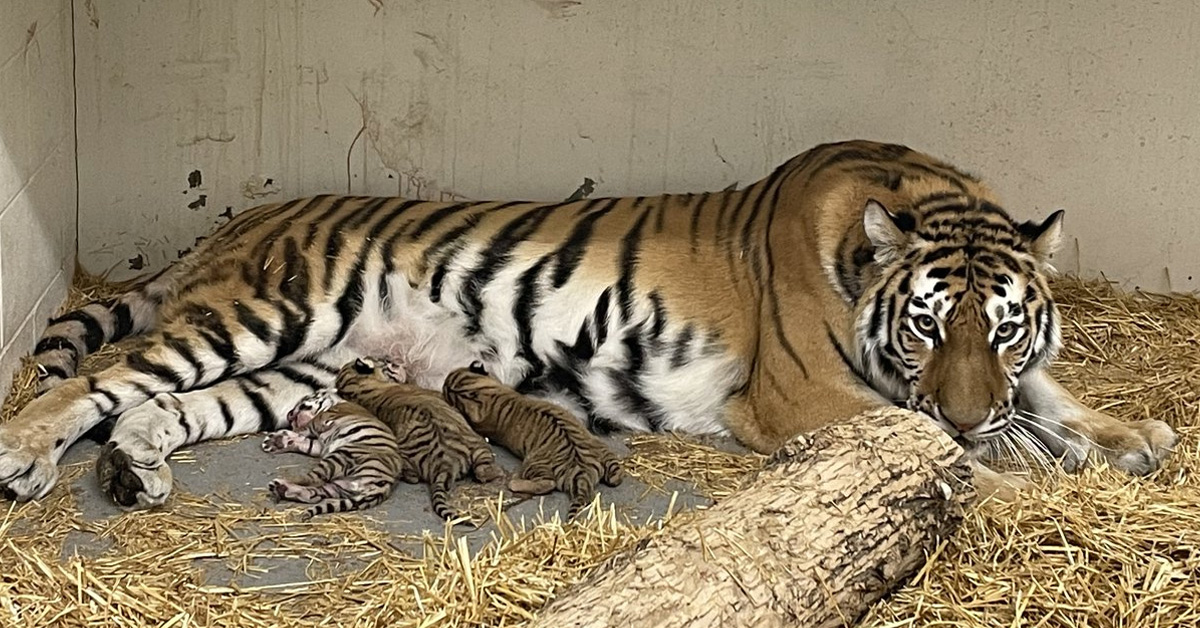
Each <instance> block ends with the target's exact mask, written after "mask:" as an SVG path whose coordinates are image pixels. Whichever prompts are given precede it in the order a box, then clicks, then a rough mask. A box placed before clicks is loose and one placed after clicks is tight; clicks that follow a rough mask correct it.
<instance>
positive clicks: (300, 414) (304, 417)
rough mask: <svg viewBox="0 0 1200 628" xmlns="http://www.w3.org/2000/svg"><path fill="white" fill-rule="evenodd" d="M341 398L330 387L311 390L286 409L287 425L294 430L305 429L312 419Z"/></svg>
mask: <svg viewBox="0 0 1200 628" xmlns="http://www.w3.org/2000/svg"><path fill="white" fill-rule="evenodd" d="M341 400H342V398H341V397H339V396H338V394H337V391H336V390H334V389H332V388H322V389H321V390H318V391H316V392H313V393H311V394H309V395H307V396H305V397H304V398H303V399H301V400H300V402H299V403H297V404H296V405H295V406H294V407H293V408H292V409H291V410H289V411H288V414H287V421H288V425H290V426H291V427H292V429H293V430H295V431H300V430H303V429H306V428H307V427H308V426H309V425H310V424H311V423H312V422H313V419H315V418H317V417H318V416H320V415H321V413H323V412H325V411H326V410H328V409H330V408H332V407H333V406H335V405H337V404H338V403H339V402H341Z"/></svg>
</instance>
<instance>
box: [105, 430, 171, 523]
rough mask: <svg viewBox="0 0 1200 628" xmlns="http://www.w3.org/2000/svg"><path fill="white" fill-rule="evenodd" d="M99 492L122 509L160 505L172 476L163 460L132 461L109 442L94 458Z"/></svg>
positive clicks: (168, 493) (138, 508) (129, 456)
mask: <svg viewBox="0 0 1200 628" xmlns="http://www.w3.org/2000/svg"><path fill="white" fill-rule="evenodd" d="M96 476H97V478H98V479H99V480H100V490H102V491H104V493H105V494H106V495H108V496H109V498H110V499H112V500H113V502H114V503H116V504H117V505H118V506H120V507H121V508H122V509H124V510H142V509H147V508H153V507H155V506H161V505H162V504H163V502H165V501H167V497H168V496H170V494H171V486H172V481H173V476H172V473H171V467H170V465H168V464H167V463H166V462H165V461H153V462H142V461H138V460H135V459H134V458H133V456H131V455H129V453H127V452H126V451H125V450H123V449H121V448H120V447H118V446H117V444H116V443H109V444H107V445H105V446H104V448H103V449H101V450H100V455H99V457H97V458H96Z"/></svg>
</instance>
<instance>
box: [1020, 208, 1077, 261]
mask: <svg viewBox="0 0 1200 628" xmlns="http://www.w3.org/2000/svg"><path fill="white" fill-rule="evenodd" d="M1064 213H1065V212H1063V210H1061V209H1060V210H1058V211H1056V212H1054V213H1053V214H1050V215H1049V216H1047V217H1046V219H1045V220H1043V221H1042V222H1040V223H1036V222H1033V221H1032V220H1031V221H1027V222H1023V223H1021V224H1020V225H1017V230H1018V231H1020V232H1021V235H1024V236H1025V237H1026V238H1028V239H1029V250H1030V252H1032V253H1033V256H1034V257H1036V258H1037V259H1038V261H1041V262H1042V263H1046V262H1049V261H1050V256H1051V255H1054V253H1055V251H1058V245H1059V244H1060V243H1061V242H1062V224H1063V214H1064Z"/></svg>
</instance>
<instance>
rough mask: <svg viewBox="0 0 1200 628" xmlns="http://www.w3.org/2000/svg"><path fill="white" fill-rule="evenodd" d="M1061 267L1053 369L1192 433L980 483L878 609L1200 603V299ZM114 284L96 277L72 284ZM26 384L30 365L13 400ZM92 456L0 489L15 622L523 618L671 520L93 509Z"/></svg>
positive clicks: (1012, 612) (596, 510)
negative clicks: (965, 508)
mask: <svg viewBox="0 0 1200 628" xmlns="http://www.w3.org/2000/svg"><path fill="white" fill-rule="evenodd" d="M1054 288H1055V292H1056V294H1057V296H1058V299H1059V302H1060V303H1061V304H1062V306H1063V313H1064V318H1065V321H1066V323H1065V336H1066V343H1067V349H1066V350H1065V351H1064V353H1063V355H1062V356H1061V359H1060V361H1059V363H1058V365H1057V366H1056V371H1057V374H1058V375H1059V377H1060V378H1061V379H1062V380H1063V381H1064V382H1065V383H1066V384H1067V385H1068V386H1069V387H1070V388H1071V389H1073V390H1074V391H1075V392H1076V393H1078V394H1080V395H1081V396H1082V398H1083V399H1084V400H1085V401H1086V402H1088V403H1090V404H1092V405H1093V406H1095V407H1098V408H1102V409H1105V410H1106V411H1108V412H1110V413H1113V414H1115V415H1117V416H1120V417H1123V418H1128V419H1140V418H1151V417H1154V418H1161V419H1164V420H1166V421H1167V422H1169V423H1171V424H1172V425H1173V426H1175V427H1176V428H1177V429H1179V430H1180V432H1181V434H1182V435H1183V439H1182V443H1181V445H1180V447H1179V450H1178V451H1177V452H1176V455H1175V456H1174V457H1173V458H1172V461H1171V462H1170V464H1169V465H1168V466H1167V468H1165V469H1164V470H1162V471H1161V472H1159V473H1158V474H1156V475H1155V476H1153V477H1151V478H1148V479H1131V478H1129V477H1126V476H1124V475H1122V474H1119V473H1115V472H1111V471H1108V470H1105V469H1098V470H1092V471H1088V472H1085V473H1083V474H1081V475H1078V476H1059V477H1053V478H1048V479H1046V480H1044V481H1042V482H1041V483H1040V484H1039V486H1038V487H1036V488H1035V489H1034V490H1032V491H1031V492H1030V493H1029V494H1028V495H1026V496H1025V497H1024V498H1023V499H1021V500H1020V501H1017V502H1015V503H1001V502H986V503H983V504H981V505H979V506H978V507H977V508H976V510H975V511H974V512H973V513H972V514H971V515H970V516H969V517H968V520H967V521H966V523H965V524H964V526H963V528H962V529H961V530H960V531H959V533H958V534H957V535H955V536H954V537H953V538H951V539H949V540H947V542H946V543H944V544H943V546H942V547H941V548H939V550H938V551H937V553H936V554H935V555H934V556H932V557H931V559H930V561H929V563H928V565H927V566H926V567H925V568H924V569H923V570H922V571H921V573H920V574H919V575H918V576H917V577H916V578H915V579H914V580H913V581H912V582H911V583H910V584H909V585H908V586H906V587H904V588H903V589H901V590H899V591H897V592H896V593H895V594H894V595H893V596H892V597H891V598H890V599H889V600H887V601H886V602H884V603H883V604H881V605H880V606H878V607H877V608H876V609H875V610H874V611H872V613H871V614H870V615H869V616H868V617H867V618H866V619H865V620H864V622H863V625H864V626H871V627H877V628H882V627H899V626H955V627H966V628H975V627H984V626H987V627H993V626H994V627H999V626H1050V627H1072V628H1074V627H1082V626H1095V627H1107V626H1113V627H1117V626H1122V627H1124V626H1130V627H1132V626H1187V625H1200V586H1197V585H1198V584H1200V451H1197V449H1198V446H1197V439H1196V435H1197V434H1198V430H1200V427H1197V426H1200V416H1197V412H1198V409H1200V399H1198V397H1200V373H1198V372H1197V368H1196V367H1197V365H1200V300H1197V299H1195V298H1193V297H1188V296H1169V297H1168V296H1152V295H1128V294H1121V293H1118V292H1116V291H1114V290H1112V289H1111V288H1110V287H1109V286H1108V285H1106V284H1104V283H1100V282H1084V281H1079V280H1074V279H1062V280H1058V281H1057V282H1056V283H1055V286H1054ZM108 290H111V287H109V286H106V285H104V284H101V283H95V282H92V283H87V282H86V279H85V283H84V284H83V285H80V286H79V287H78V288H77V289H76V290H75V291H74V292H73V294H72V299H71V300H72V302H75V303H77V302H79V301H81V300H86V299H88V298H91V297H95V296H98V295H101V294H103V293H104V292H106V291H108ZM118 351H119V349H106V350H105V351H102V352H101V353H100V354H98V355H97V356H94V357H93V358H91V360H90V363H91V364H92V365H93V366H94V365H95V364H100V363H104V362H106V361H110V360H112V359H113V358H114V356H115V355H117V352H118ZM32 388H33V381H32V374H31V373H30V372H29V370H28V369H26V370H24V371H22V372H21V373H20V374H19V375H18V376H17V378H16V380H15V381H14V386H13V392H12V394H10V397H9V399H8V400H7V401H6V403H5V405H4V408H3V416H4V417H5V418H7V417H9V416H11V415H12V413H13V412H15V411H16V410H17V409H18V408H20V407H21V406H22V405H23V404H24V403H26V402H27V401H28V399H29V398H30V397H31V396H32ZM630 444H631V448H632V450H633V454H632V457H631V458H630V459H629V460H628V462H627V464H626V467H627V469H628V470H629V472H630V474H631V475H633V476H635V477H638V478H639V479H641V480H642V481H644V482H646V483H647V484H651V485H655V486H661V485H662V484H664V483H665V482H666V481H667V480H675V481H683V482H687V483H692V484H695V485H696V486H697V488H698V490H699V491H700V492H702V493H704V494H706V495H708V496H710V497H713V498H715V499H720V498H722V497H723V496H725V495H728V494H729V493H730V492H731V491H734V490H736V489H737V487H738V485H739V483H740V482H741V480H742V478H743V477H744V476H745V475H746V473H747V472H750V471H753V470H754V469H755V468H756V467H757V466H758V465H759V464H760V460H761V458H760V457H758V456H753V455H744V454H738V453H729V452H724V451H718V450H716V449H713V448H711V447H708V446H705V445H703V444H699V443H695V442H690V441H687V440H684V439H681V438H676V437H672V436H641V437H637V438H634V439H632V440H631V443H630ZM90 472H91V469H90V465H75V466H71V467H68V468H66V469H65V470H64V474H63V479H62V480H61V481H60V483H59V485H58V488H56V489H55V490H54V492H53V493H52V494H51V495H50V496H49V497H47V498H46V499H45V500H43V501H41V502H38V503H32V504H20V505H9V506H8V508H7V510H0V565H2V568H0V625H5V626H9V625H13V626H50V625H54V626H64V627H72V626H110V625H116V626H145V625H163V626H180V627H183V626H210V625H211V626H326V625H327V626H375V625H384V624H386V625H397V626H475V625H497V626H514V625H520V624H521V623H523V622H525V621H526V620H528V619H529V618H530V617H531V616H532V613H535V612H536V611H537V609H538V608H540V607H541V606H542V605H543V604H544V603H545V602H546V600H547V599H549V598H550V597H551V596H553V595H554V594H555V592H557V591H559V590H561V589H562V588H563V587H565V586H566V585H568V584H570V583H572V582H575V581H577V580H578V579H579V578H580V577H581V576H582V575H583V574H585V573H586V572H587V570H588V569H589V568H590V567H593V566H595V565H597V564H599V563H601V562H603V561H604V560H605V559H606V558H608V557H609V556H611V555H612V553H614V552H616V551H620V550H621V549H624V548H629V547H631V546H633V545H635V544H636V543H638V542H639V541H641V540H643V539H645V538H646V537H648V536H649V535H652V534H655V533H656V532H657V531H658V530H659V529H660V528H661V525H662V522H661V521H650V522H645V521H643V522H630V521H627V520H624V519H623V518H622V517H620V516H618V515H617V514H615V511H614V509H613V508H612V507H611V506H609V505H605V504H596V505H594V506H593V508H592V509H591V510H590V511H588V512H587V513H586V515H585V516H582V517H580V519H579V520H578V521H575V522H571V523H566V524H564V523H560V522H558V521H557V520H549V521H545V520H540V521H532V522H512V521H509V520H508V519H507V518H506V517H504V516H499V515H497V516H496V518H497V519H498V526H497V532H496V533H495V534H494V537H493V539H492V541H491V542H490V543H488V544H487V545H486V546H485V547H484V548H483V549H482V550H480V551H479V552H477V553H475V554H474V555H470V553H469V552H468V550H467V546H466V543H465V541H464V540H463V539H461V538H456V537H454V536H453V535H449V534H445V532H444V531H441V530H439V531H435V533H433V534H427V535H426V536H425V537H424V538H421V539H400V538H397V537H396V536H395V535H392V534H385V533H383V532H382V531H381V530H380V529H379V528H378V527H377V526H375V525H374V524H373V523H372V521H371V520H370V513H369V512H368V513H367V514H366V516H357V515H343V516H334V517H329V518H326V519H323V520H321V519H318V520H316V521H313V522H310V523H305V524H298V523H295V522H294V521H293V520H290V519H287V518H286V517H285V516H284V514H283V513H282V512H281V511H277V510H275V509H274V508H269V507H262V506H258V505H253V504H238V503H226V502H224V501H222V500H220V499H216V498H213V497H212V496H191V495H186V494H177V495H176V496H174V497H173V498H172V500H171V501H170V502H169V503H168V505H167V508H165V509H163V510H160V511H155V512H143V513H131V514H124V515H119V516H116V517H113V518H110V519H107V520H99V521H90V520H87V519H85V518H84V517H83V516H82V514H81V513H80V511H79V509H78V508H77V506H76V503H75V499H74V496H73V495H72V494H71V492H70V484H71V480H72V479H73V478H77V477H79V476H80V475H81V474H85V473H90ZM683 516H686V515H683ZM80 534H84V535H95V537H96V544H95V546H96V549H95V551H89V552H88V553H87V554H86V555H82V556H70V557H63V556H62V552H63V546H64V543H65V542H66V541H67V539H68V538H69V537H72V536H73V535H74V536H78V535H80ZM413 548H416V551H413ZM279 557H293V558H302V559H304V560H307V561H309V563H310V564H309V567H308V569H307V579H306V580H304V581H299V582H293V583H281V584H272V585H265V586H261V587H258V588H254V587H245V588H239V587H233V586H220V585H219V583H214V582H211V581H207V582H206V580H205V577H204V571H203V569H202V568H201V566H200V562H198V560H200V559H203V561H202V562H204V563H205V564H209V563H212V562H213V561H218V562H220V563H221V564H223V565H224V567H225V568H226V569H228V570H229V571H231V572H233V573H254V572H255V570H259V569H261V564H260V561H262V560H263V559H268V558H279ZM347 566H349V567H347Z"/></svg>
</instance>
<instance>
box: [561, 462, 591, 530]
mask: <svg viewBox="0 0 1200 628" xmlns="http://www.w3.org/2000/svg"><path fill="white" fill-rule="evenodd" d="M567 495H568V496H570V498H571V506H570V507H569V508H568V509H567V520H568V521H570V520H571V519H574V518H575V515H578V514H579V511H580V510H583V508H584V507H585V506H587V505H588V504H590V503H592V500H593V499H594V498H595V495H596V483H595V482H594V481H593V480H592V479H591V478H590V477H588V474H587V473H584V472H579V473H576V474H575V477H574V478H572V479H571V484H570V486H569V487H568V488H567Z"/></svg>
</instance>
